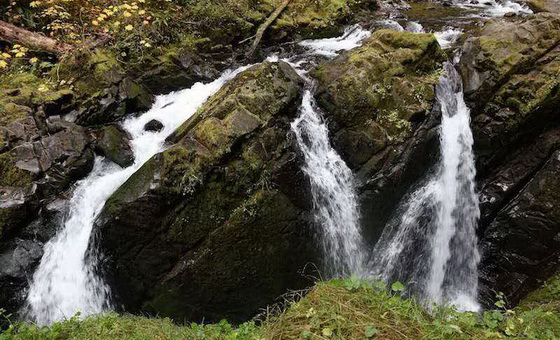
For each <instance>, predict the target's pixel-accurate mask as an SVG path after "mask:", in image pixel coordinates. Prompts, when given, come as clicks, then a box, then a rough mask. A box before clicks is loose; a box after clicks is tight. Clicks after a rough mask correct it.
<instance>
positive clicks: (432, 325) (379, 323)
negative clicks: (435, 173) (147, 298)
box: [0, 276, 560, 340]
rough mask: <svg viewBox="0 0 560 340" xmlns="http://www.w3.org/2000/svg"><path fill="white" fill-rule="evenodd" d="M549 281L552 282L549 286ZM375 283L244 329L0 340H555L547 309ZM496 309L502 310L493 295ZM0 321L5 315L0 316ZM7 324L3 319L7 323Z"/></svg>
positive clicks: (119, 323)
mask: <svg viewBox="0 0 560 340" xmlns="http://www.w3.org/2000/svg"><path fill="white" fill-rule="evenodd" d="M553 282H555V281H553ZM384 287H385V286H384V285H383V284H380V283H379V282H376V281H366V280H360V279H358V278H357V277H356V276H352V277H350V278H348V279H344V280H331V281H328V282H319V283H317V285H316V286H315V287H314V288H313V289H312V290H311V291H310V292H309V293H308V294H307V295H306V296H305V297H304V298H303V299H302V300H301V301H299V302H294V303H292V304H291V305H290V306H289V307H288V308H287V310H286V311H284V312H283V313H281V314H280V315H277V316H269V317H268V319H267V320H265V321H264V322H263V323H262V325H260V326H257V325H256V324H255V323H254V322H247V323H244V324H241V325H239V326H232V325H231V324H229V323H228V322H227V321H225V320H222V321H220V322H219V323H217V324H213V325H204V324H196V323H193V324H191V325H188V326H183V327H181V326H177V325H175V324H173V323H172V322H171V320H169V319H157V318H146V317H138V316H131V315H124V316H119V315H117V314H115V313H109V314H105V315H101V316H97V317H90V318H86V319H85V320H82V321H80V320H79V319H80V318H79V315H76V316H74V317H73V318H71V319H69V320H67V321H63V322H59V323H56V324H54V325H52V326H51V327H37V326H35V325H31V324H26V323H9V322H8V325H7V326H6V327H7V328H8V329H7V331H6V332H4V333H3V334H0V340H24V339H25V340H27V339H29V340H43V339H46V340H74V339H75V340H105V339H107V340H108V339H111V340H112V339H123V340H144V339H189V340H190V339H193V340H198V339H200V340H202V339H207V340H257V339H271V340H272V339H274V340H290V339H294V340H295V339H339V340H352V339H395V340H396V339H418V340H422V339H425V340H428V339H429V340H439V339H441V340H449V339H475V340H482V339H516V340H521V339H543V340H545V339H547V340H548V339H556V338H558V337H560V317H559V316H558V314H557V313H554V312H552V311H551V310H550V309H549V308H548V307H546V305H545V306H536V305H533V308H531V309H528V308H527V306H524V307H520V308H519V309H515V310H506V309H504V308H500V309H497V310H488V311H485V312H483V313H480V314H477V313H471V312H468V313H460V312H458V311H456V310H455V309H454V308H452V307H442V306H439V307H438V306H434V307H433V308H431V309H430V310H427V309H425V308H424V307H423V306H421V305H420V304H419V303H417V302H416V301H415V300H413V299H405V298H403V297H402V296H401V295H399V294H394V292H395V291H397V292H400V291H402V290H404V286H403V285H402V283H399V282H395V283H394V284H393V285H391V291H389V290H387V289H384ZM497 298H498V303H497V305H502V303H504V301H503V296H502V295H501V294H500V295H498V296H497ZM0 319H2V320H6V319H7V318H6V316H3V315H2V314H1V313H0ZM8 319H9V316H8Z"/></svg>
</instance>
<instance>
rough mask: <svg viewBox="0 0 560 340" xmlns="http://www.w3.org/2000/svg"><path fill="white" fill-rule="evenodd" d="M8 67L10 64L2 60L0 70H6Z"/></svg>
mask: <svg viewBox="0 0 560 340" xmlns="http://www.w3.org/2000/svg"><path fill="white" fill-rule="evenodd" d="M7 66H8V63H7V62H5V61H4V60H0V68H6V67H7Z"/></svg>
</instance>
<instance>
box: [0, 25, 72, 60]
mask: <svg viewBox="0 0 560 340" xmlns="http://www.w3.org/2000/svg"><path fill="white" fill-rule="evenodd" d="M0 40H4V41H9V42H11V43H20V44H22V45H24V46H25V47H28V48H29V49H32V50H37V51H45V52H49V53H52V54H57V55H60V54H64V53H66V52H69V51H70V50H71V49H72V47H71V46H70V45H67V44H65V43H62V42H60V41H57V40H55V39H52V38H49V37H46V36H44V35H42V34H39V33H35V32H31V31H28V30H26V29H24V28H20V27H17V26H14V25H12V24H10V23H7V22H5V21H2V20H0Z"/></svg>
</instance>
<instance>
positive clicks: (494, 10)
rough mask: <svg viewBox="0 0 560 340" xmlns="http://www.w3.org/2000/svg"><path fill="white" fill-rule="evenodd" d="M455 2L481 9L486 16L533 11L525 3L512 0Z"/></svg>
mask: <svg viewBox="0 0 560 340" xmlns="http://www.w3.org/2000/svg"><path fill="white" fill-rule="evenodd" d="M455 4H456V5H458V6H459V7H463V8H466V9H469V8H470V9H481V10H483V13H484V14H485V15H486V16H491V17H501V16H504V15H505V14H507V13H515V14H518V15H519V14H531V13H533V11H531V10H530V9H529V7H527V6H526V5H525V4H520V3H518V2H515V1H510V0H503V1H500V0H497V1H496V0H478V1H477V2H476V3H473V2H472V1H468V0H467V1H465V0H459V1H455Z"/></svg>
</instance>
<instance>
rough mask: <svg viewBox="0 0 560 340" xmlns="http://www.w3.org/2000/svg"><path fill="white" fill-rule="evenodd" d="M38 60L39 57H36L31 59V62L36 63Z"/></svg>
mask: <svg viewBox="0 0 560 340" xmlns="http://www.w3.org/2000/svg"><path fill="white" fill-rule="evenodd" d="M38 61H39V59H37V58H35V57H33V58H31V59H29V62H30V63H32V64H35V63H36V62H38Z"/></svg>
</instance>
